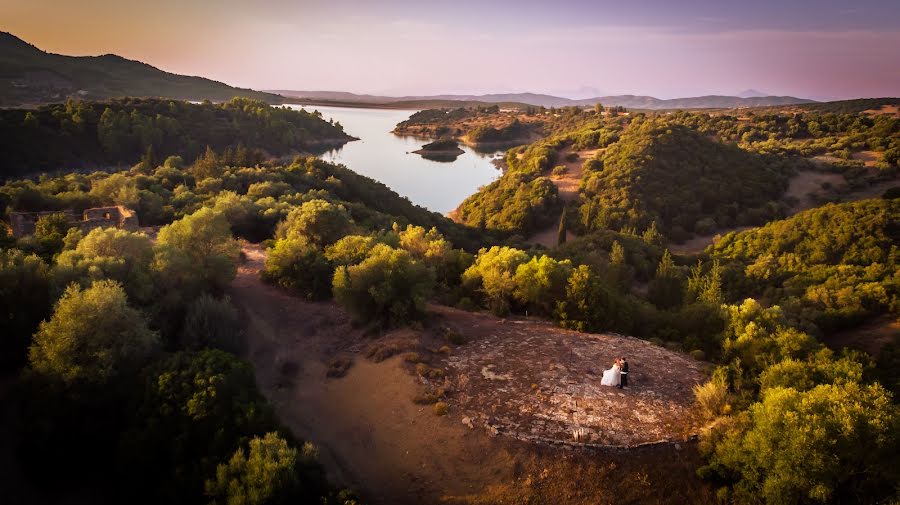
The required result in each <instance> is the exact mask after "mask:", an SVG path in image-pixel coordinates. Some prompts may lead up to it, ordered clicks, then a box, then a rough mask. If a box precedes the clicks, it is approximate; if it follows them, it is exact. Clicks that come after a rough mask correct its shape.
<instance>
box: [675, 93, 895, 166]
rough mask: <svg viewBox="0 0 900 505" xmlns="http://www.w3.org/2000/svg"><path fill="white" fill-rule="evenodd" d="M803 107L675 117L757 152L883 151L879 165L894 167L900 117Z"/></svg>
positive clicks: (846, 154) (848, 154)
mask: <svg viewBox="0 0 900 505" xmlns="http://www.w3.org/2000/svg"><path fill="white" fill-rule="evenodd" d="M882 103H883V102H881V101H874V102H871V103H869V102H864V103H863V105H872V107H873V108H877V107H876V106H880V105H881V104H882ZM838 104H840V102H838ZM823 105H828V104H823ZM803 108H804V109H808V110H810V111H811V112H802V113H794V114H784V113H778V112H774V111H765V110H763V111H757V112H755V113H754V112H750V113H748V114H747V117H743V118H742V117H736V116H732V115H709V114H697V113H687V112H679V113H677V114H674V115H673V117H672V119H673V120H675V121H677V122H679V123H680V124H684V125H687V126H690V127H692V128H696V129H698V130H699V131H701V132H704V133H712V134H715V135H716V136H718V137H719V138H721V139H723V140H726V141H729V142H734V143H736V144H738V145H739V146H741V147H742V148H744V149H747V150H750V151H754V152H758V153H777V154H794V155H800V156H807V157H808V156H815V155H820V154H829V155H832V156H835V157H837V158H841V159H844V160H850V159H852V155H853V153H855V152H858V151H862V150H872V151H876V152H881V153H883V154H882V160H881V162H880V163H879V166H880V168H881V169H887V170H892V171H895V170H896V167H897V159H898V153H900V120H898V119H897V118H896V117H894V116H892V115H890V114H880V115H872V116H870V115H866V114H860V113H859V112H861V110H859V107H858V106H854V105H853V104H845V105H844V106H824V107H816V106H815V105H807V106H804V107H803ZM863 110H865V109H863Z"/></svg>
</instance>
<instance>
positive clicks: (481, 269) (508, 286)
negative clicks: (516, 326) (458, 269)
mask: <svg viewBox="0 0 900 505" xmlns="http://www.w3.org/2000/svg"><path fill="white" fill-rule="evenodd" d="M526 261H528V254H526V253H525V252H524V251H520V250H519V249H514V248H512V247H498V246H494V247H491V248H490V249H482V250H480V251H479V252H478V256H476V257H475V263H474V264H473V265H472V266H470V267H469V268H468V269H467V270H466V271H465V272H464V273H463V276H462V281H463V286H464V287H465V288H466V289H468V290H469V291H472V292H477V293H480V294H481V295H482V297H483V299H484V300H485V301H486V303H487V306H488V308H490V309H491V311H493V312H494V313H495V314H497V315H506V314H507V313H509V309H510V302H511V301H512V297H513V292H514V291H515V289H516V282H515V279H514V276H515V273H516V269H517V268H518V267H519V265H521V264H522V263H525V262H526Z"/></svg>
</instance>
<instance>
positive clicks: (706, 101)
mask: <svg viewBox="0 0 900 505" xmlns="http://www.w3.org/2000/svg"><path fill="white" fill-rule="evenodd" d="M748 91H752V90H748ZM272 92H273V93H278V94H280V95H284V96H286V97H295V98H301V99H304V100H311V101H315V100H322V101H330V102H342V103H354V102H355V103H362V104H382V105H383V104H391V105H398V104H402V103H403V102H413V101H415V102H423V101H436V100H441V101H448V100H452V101H460V102H473V101H474V102H486V103H524V104H528V105H536V106H544V107H566V106H573V105H575V106H578V105H581V106H585V105H593V104H595V103H598V102H599V103H602V104H603V105H617V106H622V107H625V108H628V109H649V110H660V109H731V108H736V107H765V106H780V105H794V104H804V103H814V100H807V99H805V98H796V97H793V96H761V97H748V98H741V97H738V96H719V95H708V96H698V97H692V98H674V99H669V100H663V99H660V98H655V97H652V96H640V95H613V96H598V97H594V98H585V99H581V100H572V99H570V98H563V97H559V96H552V95H542V94H537V93H505V94H489V95H424V96H379V95H357V94H355V93H348V92H345V91H292V90H275V91H272Z"/></svg>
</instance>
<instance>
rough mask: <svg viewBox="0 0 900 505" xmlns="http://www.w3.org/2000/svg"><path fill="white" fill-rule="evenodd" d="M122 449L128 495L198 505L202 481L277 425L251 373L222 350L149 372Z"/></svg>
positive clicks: (173, 359) (167, 361) (179, 357)
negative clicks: (135, 493)
mask: <svg viewBox="0 0 900 505" xmlns="http://www.w3.org/2000/svg"><path fill="white" fill-rule="evenodd" d="M143 386H144V390H143V394H142V395H140V397H139V399H140V402H139V404H138V406H137V408H136V409H135V411H134V412H133V417H132V418H131V421H130V425H129V427H128V428H127V429H126V430H125V434H124V435H123V438H122V444H121V456H122V458H123V461H124V462H126V463H127V464H126V465H125V466H126V467H127V468H128V471H127V473H126V474H125V475H124V476H125V477H126V478H128V479H131V480H132V481H133V482H128V483H127V485H126V486H124V487H125V488H126V489H136V490H141V491H142V492H144V493H147V494H148V495H149V496H151V497H155V499H152V500H148V502H152V503H199V502H200V500H201V497H202V494H203V481H204V479H206V478H208V477H210V476H212V475H214V474H215V469H216V465H217V464H218V463H219V462H220V461H224V460H225V459H226V458H227V457H228V456H229V455H230V454H232V453H233V452H234V450H235V448H236V447H239V446H240V445H242V444H244V443H246V441H247V440H248V439H250V438H251V437H253V436H255V435H259V434H262V433H265V432H267V431H271V430H272V429H273V428H274V427H275V423H276V421H275V418H274V415H273V414H272V412H271V410H270V408H269V407H268V405H267V404H266V401H265V398H263V396H262V395H261V394H260V392H259V390H258V389H257V386H256V380H255V378H254V375H253V369H252V368H251V367H250V365H249V364H248V363H246V362H244V361H241V360H240V359H238V358H237V357H235V356H233V355H231V354H229V353H226V352H223V351H219V350H211V349H206V350H202V351H199V352H184V351H183V352H178V353H175V354H173V355H171V356H168V357H166V358H164V359H161V360H158V361H157V362H155V363H154V364H152V365H151V366H149V367H148V368H147V369H146V370H145V371H144V374H143Z"/></svg>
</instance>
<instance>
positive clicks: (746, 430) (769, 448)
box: [701, 382, 900, 504]
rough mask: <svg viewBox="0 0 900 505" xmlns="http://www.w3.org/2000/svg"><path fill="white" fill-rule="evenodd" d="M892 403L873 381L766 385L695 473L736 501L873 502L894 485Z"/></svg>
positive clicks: (896, 425) (899, 426) (899, 429)
mask: <svg viewBox="0 0 900 505" xmlns="http://www.w3.org/2000/svg"><path fill="white" fill-rule="evenodd" d="M898 434H900V419H898V412H897V406H896V405H894V404H893V403H892V402H891V398H890V395H889V394H887V392H886V391H885V390H884V389H883V388H882V387H881V386H880V385H878V384H873V385H868V386H863V385H859V384H857V383H853V382H851V383H846V384H841V385H832V384H825V385H819V386H816V387H815V388H813V389H811V390H809V391H805V392H801V391H797V390H795V389H792V388H779V387H776V388H772V389H768V390H767V391H765V393H763V397H762V399H761V401H760V402H759V403H756V404H754V405H753V406H752V407H750V410H749V411H748V412H747V413H746V414H745V415H741V416H740V417H739V418H738V419H737V420H736V422H733V423H731V424H730V425H729V426H728V427H727V428H726V432H725V433H724V435H721V440H718V443H716V444H715V446H714V447H711V448H710V447H708V446H707V449H709V450H711V451H712V453H711V465H710V467H707V468H706V469H704V470H703V471H702V472H701V473H704V474H705V473H718V474H720V475H723V476H724V475H730V476H734V477H735V479H734V482H733V485H732V486H731V489H732V500H733V501H734V502H737V503H760V502H764V503H768V504H798V503H800V504H805V503H878V502H880V500H881V499H885V498H887V497H889V496H891V494H892V493H894V492H896V483H897V479H898V478H900V473H898V468H897V465H895V464H892V462H893V460H894V459H895V457H896V454H897V451H898V450H900V447H898V442H900V440H898Z"/></svg>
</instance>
